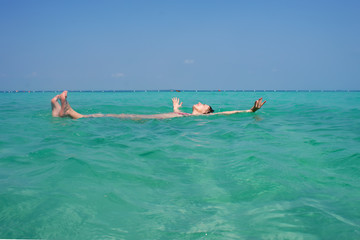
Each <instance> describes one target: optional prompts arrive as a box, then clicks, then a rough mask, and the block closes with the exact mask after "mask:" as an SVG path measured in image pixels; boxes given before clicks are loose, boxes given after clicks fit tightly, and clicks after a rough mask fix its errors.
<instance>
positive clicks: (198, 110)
mask: <svg viewBox="0 0 360 240" xmlns="http://www.w3.org/2000/svg"><path fill="white" fill-rule="evenodd" d="M209 110H210V106H209V105H206V104H202V103H201V102H199V103H198V104H195V105H194V106H193V114H195V115H196V114H206V113H208V112H209Z"/></svg>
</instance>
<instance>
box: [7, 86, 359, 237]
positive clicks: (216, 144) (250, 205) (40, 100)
mask: <svg viewBox="0 0 360 240" xmlns="http://www.w3.org/2000/svg"><path fill="white" fill-rule="evenodd" d="M53 95H54V94H53V93H18V94H9V93H3V94H0V128H1V133H0V238H43V239H359V238H360V207H359V206H360V164H359V163H360V121H359V119H360V104H359V102H360V93H348V92H346V93H224V92H221V93H69V102H70V103H71V104H72V107H73V108H74V109H75V110H77V111H79V112H81V113H84V114H87V113H97V112H102V113H140V114H141V113H143V114H152V113H163V112H169V111H171V100H170V99H171V97H174V96H178V97H180V99H181V100H182V101H183V102H184V104H183V105H184V111H187V112H190V111H191V106H192V104H194V103H197V102H198V101H202V102H205V103H209V104H210V105H211V106H212V107H213V108H214V109H215V110H216V111H219V110H221V111H225V110H233V109H248V108H250V107H251V105H252V104H253V101H254V100H255V99H256V98H258V97H261V96H263V97H264V98H265V99H266V100H267V101H268V102H267V103H266V104H265V105H264V108H263V109H261V110H260V111H259V112H257V113H255V114H252V113H244V114H237V115H230V116H201V117H183V118H176V119H168V120H144V121H133V120H121V119H114V118H96V119H79V120H71V119H60V118H52V117H51V112H50V99H51V98H52V96H53Z"/></svg>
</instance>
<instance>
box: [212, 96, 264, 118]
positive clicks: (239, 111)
mask: <svg viewBox="0 0 360 240" xmlns="http://www.w3.org/2000/svg"><path fill="white" fill-rule="evenodd" d="M265 103H266V101H264V102H263V101H262V98H259V100H256V101H255V103H254V106H253V107H252V108H251V109H249V110H234V111H225V112H218V113H213V114H224V115H227V114H234V113H244V112H256V111H257V110H259V109H260V108H261V107H262V106H263V105H264V104H265Z"/></svg>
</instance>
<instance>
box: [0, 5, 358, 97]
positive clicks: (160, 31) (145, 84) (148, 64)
mask: <svg viewBox="0 0 360 240" xmlns="http://www.w3.org/2000/svg"><path fill="white" fill-rule="evenodd" d="M359 13H360V1H351V0H349V1H331V0H330V1H316V0H315V1H306V0H305V1H285V0H284V1H257V0H254V1H250V0H249V1H241V0H238V1H226V0H221V1H220V0H219V1H211V0H206V1H205V0H204V1H200V0H192V1H185V0H181V1H180V0H179V1H176V0H166V1H150V0H148V1H137V0H132V1H120V0H119V1H111V0H107V1H38V0H26V1H25V0H24V1H20V0H19V1H14V0H9V1H8V0H0V83H1V86H0V90H61V89H69V90H123V89H194V90H196V89H198V90H200V89H269V90H271V89H284V90H286V89H310V90H313V89H329V90H336V89H343V90H355V89H360V31H359V29H360V14H359Z"/></svg>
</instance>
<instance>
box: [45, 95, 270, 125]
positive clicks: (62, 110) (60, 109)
mask: <svg viewBox="0 0 360 240" xmlns="http://www.w3.org/2000/svg"><path fill="white" fill-rule="evenodd" d="M67 93H68V92H67V91H64V92H62V93H61V94H59V95H56V96H55V97H54V98H53V99H51V107H52V116H53V117H71V118H73V119H78V118H94V117H116V118H133V119H164V118H175V117H186V116H195V115H202V114H211V115H214V114H234V113H242V112H256V111H257V110H259V109H260V108H261V107H262V106H263V105H264V104H265V103H266V101H264V102H262V98H260V99H259V100H256V101H255V104H254V106H253V107H252V108H251V109H249V110H235V111H226V112H218V113H214V110H213V109H212V108H211V107H210V106H209V105H206V104H202V103H200V102H199V103H198V104H195V105H194V106H193V108H192V110H193V111H192V113H184V112H181V111H180V107H181V106H182V102H181V103H179V102H180V100H179V98H173V99H172V102H173V107H174V111H173V112H172V113H161V114H152V115H141V114H101V113H98V114H89V115H83V114H80V113H78V112H76V111H75V110H74V109H72V108H71V107H70V104H69V103H68V101H67ZM58 100H60V102H61V105H60V104H59V102H58Z"/></svg>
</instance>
